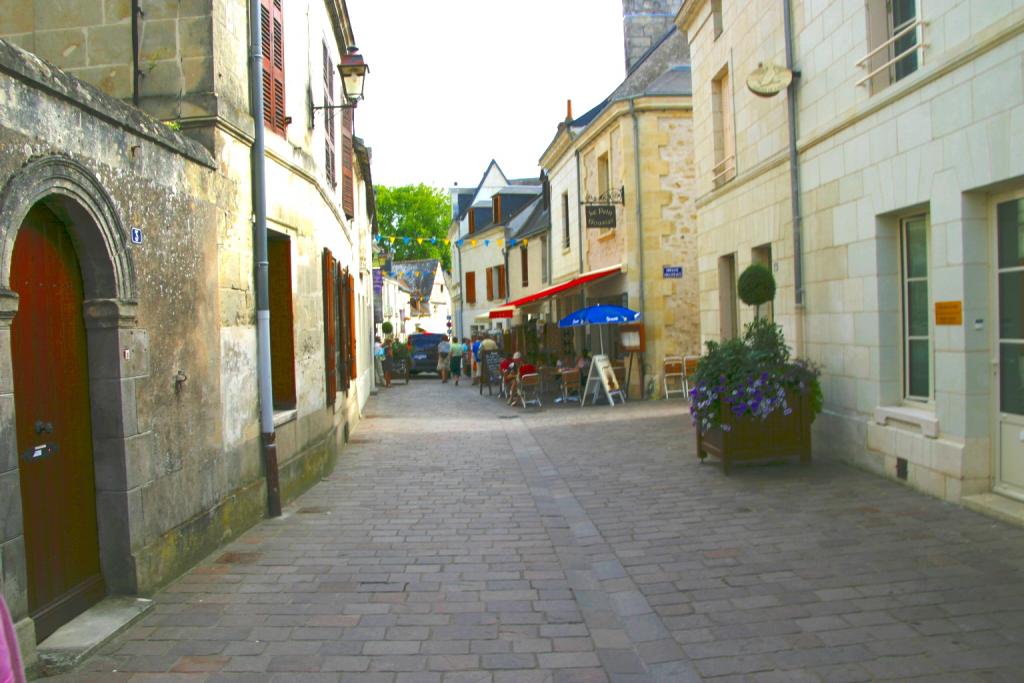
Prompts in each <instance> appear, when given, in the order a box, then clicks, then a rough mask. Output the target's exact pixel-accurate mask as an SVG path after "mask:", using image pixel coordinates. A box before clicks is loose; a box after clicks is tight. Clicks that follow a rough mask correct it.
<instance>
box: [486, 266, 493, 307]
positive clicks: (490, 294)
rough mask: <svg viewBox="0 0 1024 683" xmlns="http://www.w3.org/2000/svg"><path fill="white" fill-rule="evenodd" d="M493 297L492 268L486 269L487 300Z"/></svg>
mask: <svg viewBox="0 0 1024 683" xmlns="http://www.w3.org/2000/svg"><path fill="white" fill-rule="evenodd" d="M493 299H494V268H488V269H487V300H488V301H492V300H493Z"/></svg>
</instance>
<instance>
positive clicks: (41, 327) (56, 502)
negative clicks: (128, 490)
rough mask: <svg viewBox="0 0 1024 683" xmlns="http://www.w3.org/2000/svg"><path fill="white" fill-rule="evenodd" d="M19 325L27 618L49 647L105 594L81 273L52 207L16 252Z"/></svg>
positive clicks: (17, 394)
mask: <svg viewBox="0 0 1024 683" xmlns="http://www.w3.org/2000/svg"><path fill="white" fill-rule="evenodd" d="M11 288H12V289H13V290H14V291H15V292H17V293H18V297H19V302H18V314H17V315H16V316H15V318H14V322H13V323H12V325H11V360H12V361H13V369H14V406H15V411H16V413H17V431H18V453H19V466H20V471H21V500H22V510H23V512H24V527H25V551H26V561H27V564H28V602H29V614H30V615H31V616H32V618H33V619H34V620H35V625H36V636H37V639H38V640H42V639H43V638H45V637H46V636H48V635H49V634H50V633H52V632H53V631H55V630H56V629H57V628H58V627H59V626H60V625H62V624H64V623H66V622H67V621H69V620H70V619H71V618H73V617H74V616H76V615H78V614H79V613H81V612H83V611H84V610H85V609H87V608H88V607H89V606H90V605H92V604H94V603H95V602H97V601H98V600H100V598H102V597H103V595H104V594H105V592H106V589H105V586H104V584H103V577H102V575H101V574H100V562H99V542H98V539H97V532H96V486H95V480H94V470H93V461H92V425H91V421H90V411H89V370H88V362H87V355H86V339H85V323H84V321H83V319H82V273H81V271H80V269H79V266H78V259H77V258H76V256H75V249H74V247H73V246H72V244H71V240H70V238H69V237H68V233H67V230H65V228H64V226H63V225H62V224H61V223H60V221H59V220H58V219H57V217H56V216H55V215H54V214H53V213H52V212H51V211H49V210H48V209H46V208H44V207H41V206H37V207H36V208H34V209H32V211H31V212H30V213H29V215H28V216H27V217H26V218H25V222H24V224H23V225H22V226H21V230H20V231H19V232H18V239H17V241H16V242H15V244H14V257H13V262H12V264H11Z"/></svg>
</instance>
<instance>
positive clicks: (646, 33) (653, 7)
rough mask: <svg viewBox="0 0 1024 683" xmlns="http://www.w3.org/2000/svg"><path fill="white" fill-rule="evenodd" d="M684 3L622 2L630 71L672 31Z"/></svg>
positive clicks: (670, 0) (674, 0)
mask: <svg viewBox="0 0 1024 683" xmlns="http://www.w3.org/2000/svg"><path fill="white" fill-rule="evenodd" d="M680 2H681V0H622V34H623V42H624V47H625V52H626V71H627V72H628V71H630V70H632V68H633V66H634V65H636V63H637V62H639V61H640V58H641V57H643V55H644V53H646V52H647V51H648V50H650V49H651V48H652V47H654V46H655V44H657V42H658V41H659V40H660V39H661V37H662V36H664V35H665V33H667V32H668V30H669V29H670V28H672V21H673V19H674V18H675V15H676V12H677V11H678V10H679V4H680Z"/></svg>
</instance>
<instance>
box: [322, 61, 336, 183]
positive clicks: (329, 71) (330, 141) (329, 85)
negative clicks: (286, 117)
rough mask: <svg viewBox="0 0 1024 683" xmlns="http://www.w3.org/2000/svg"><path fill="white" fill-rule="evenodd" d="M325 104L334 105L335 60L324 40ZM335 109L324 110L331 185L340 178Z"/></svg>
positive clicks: (327, 171) (326, 159) (325, 144)
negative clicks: (335, 164) (335, 132)
mask: <svg viewBox="0 0 1024 683" xmlns="http://www.w3.org/2000/svg"><path fill="white" fill-rule="evenodd" d="M324 105H325V106H327V107H333V106H334V62H333V61H332V60H331V51H330V49H328V47H327V43H326V42H324ZM335 116H336V111H335V110H334V109H325V110H324V171H325V173H326V174H327V182H328V183H330V184H331V187H337V185H338V178H337V174H336V173H335V168H334V160H335V158H336V157H337V151H336V149H335V146H334V118H335Z"/></svg>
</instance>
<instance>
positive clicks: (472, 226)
mask: <svg viewBox="0 0 1024 683" xmlns="http://www.w3.org/2000/svg"><path fill="white" fill-rule="evenodd" d="M474 232H476V209H470V210H469V234H470V235H472V234H473V233H474Z"/></svg>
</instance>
